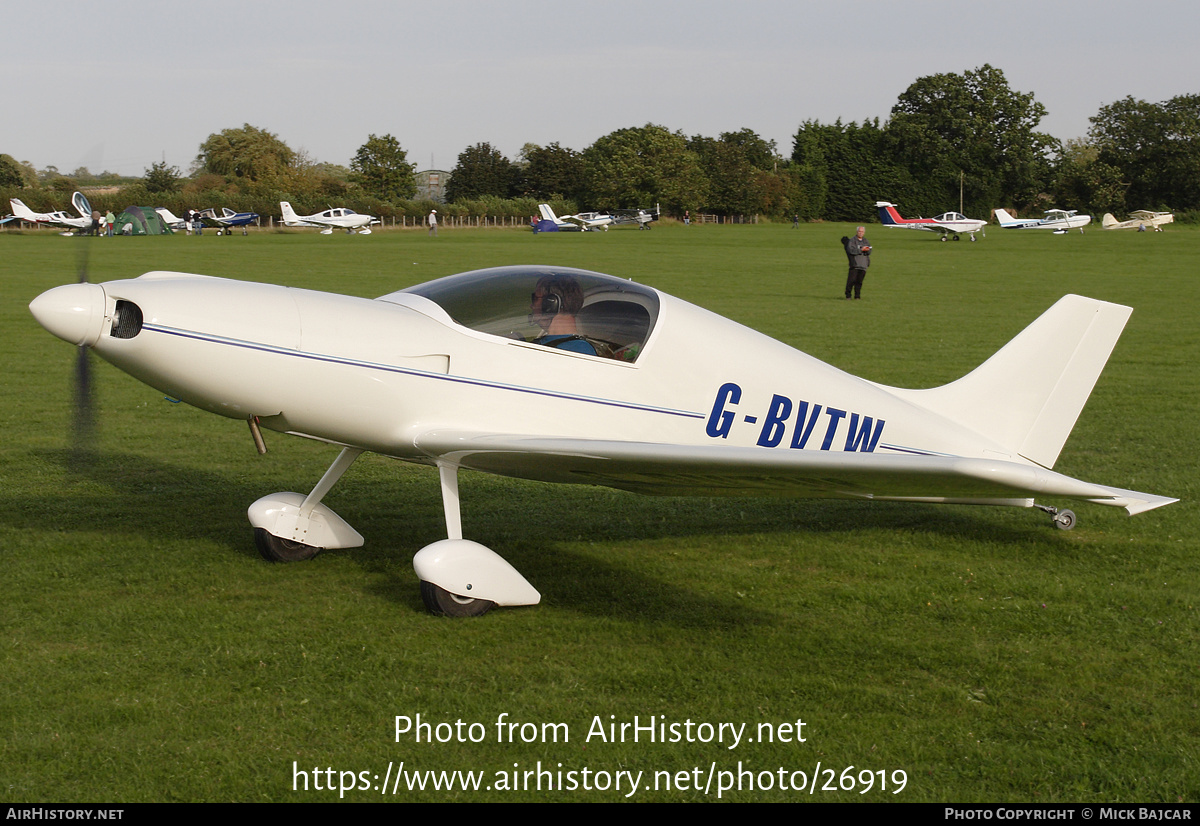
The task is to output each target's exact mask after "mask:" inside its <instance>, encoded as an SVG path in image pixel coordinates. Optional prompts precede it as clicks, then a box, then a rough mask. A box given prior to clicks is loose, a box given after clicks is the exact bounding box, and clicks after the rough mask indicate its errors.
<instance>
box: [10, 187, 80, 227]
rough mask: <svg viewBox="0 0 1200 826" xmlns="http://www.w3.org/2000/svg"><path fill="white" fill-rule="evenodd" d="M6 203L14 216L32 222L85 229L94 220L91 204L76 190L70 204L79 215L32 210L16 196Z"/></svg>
mask: <svg viewBox="0 0 1200 826" xmlns="http://www.w3.org/2000/svg"><path fill="white" fill-rule="evenodd" d="M8 204H9V206H10V207H11V208H12V211H13V217H14V218H19V219H20V220H22V221H28V222H30V223H34V224H50V225H51V226H54V227H64V228H66V229H74V230H86V229H91V227H92V224H93V223H94V221H95V218H94V217H93V215H92V205H91V204H90V203H88V199H87V197H86V196H85V195H84V194H83V193H82V192H76V193H75V194H74V195H72V196H71V204H72V205H73V206H74V207H75V209H76V211H77V212H78V213H79V217H75V216H73V215H71V214H69V213H66V212H61V211H60V212H34V211H33V210H32V209H30V208H29V207H27V206H25V203H24V201H21V200H20V199H18V198H10V199H9V201H8ZM71 234H72V233H69V232H64V233H63V235H71Z"/></svg>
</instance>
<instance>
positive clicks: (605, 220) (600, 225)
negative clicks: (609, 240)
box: [537, 204, 612, 232]
mask: <svg viewBox="0 0 1200 826" xmlns="http://www.w3.org/2000/svg"><path fill="white" fill-rule="evenodd" d="M538 212H540V213H541V215H542V220H540V221H538V224H537V230H538V232H556V231H557V232H576V231H584V232H592V231H596V230H600V229H603V230H604V231H605V232H607V231H608V225H609V224H611V223H612V216H611V215H608V214H606V213H602V212H580V213H578V214H576V215H564V216H562V217H561V218H560V217H558V216H557V215H555V214H554V210H553V209H551V208H550V205H549V204H538ZM550 224H553V225H554V229H551V228H550Z"/></svg>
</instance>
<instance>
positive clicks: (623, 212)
mask: <svg viewBox="0 0 1200 826" xmlns="http://www.w3.org/2000/svg"><path fill="white" fill-rule="evenodd" d="M659 214H660V211H659V208H658V204H655V205H654V210H653V211H651V210H649V209H615V210H613V214H612V219H613V221H612V222H613V224H615V225H617V226H620V225H621V224H637V228H638V229H650V223H651V222H652V221H657V220H658V216H659Z"/></svg>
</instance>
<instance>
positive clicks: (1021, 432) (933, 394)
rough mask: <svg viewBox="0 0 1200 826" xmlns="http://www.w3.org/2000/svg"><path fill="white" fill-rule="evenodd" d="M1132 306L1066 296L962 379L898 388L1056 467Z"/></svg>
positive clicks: (908, 395)
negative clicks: (932, 385) (929, 386)
mask: <svg viewBox="0 0 1200 826" xmlns="http://www.w3.org/2000/svg"><path fill="white" fill-rule="evenodd" d="M1132 312H1133V310H1132V309H1131V308H1129V307H1125V306H1122V305H1120V304H1110V303H1108V302H1106V301H1097V300H1095V299H1092V298H1084V297H1083V296H1078V295H1067V296H1063V297H1062V298H1061V299H1059V300H1058V302H1057V303H1056V304H1055V305H1054V306H1053V307H1051V308H1050V309H1049V310H1047V311H1046V312H1044V313H1042V315H1041V316H1040V317H1039V318H1038V319H1037V320H1036V321H1034V322H1033V323H1032V324H1030V325H1029V326H1028V327H1026V328H1025V329H1024V330H1022V331H1021V332H1020V333H1019V334H1018V335H1017V337H1016V338H1014V339H1013V340H1012V341H1010V342H1009V343H1008V344H1006V345H1004V347H1002V348H1001V349H1000V350H999V351H998V352H997V353H996V354H995V355H993V356H992V357H991V358H990V359H988V360H987V361H985V362H984V363H983V364H981V365H980V366H979V367H977V368H976V369H975V370H973V371H972V372H970V373H968V374H967V375H966V376H963V377H962V378H961V379H959V380H958V381H955V382H951V383H950V384H947V385H944V386H942V387H936V388H933V389H932V390H907V391H900V393H901V394H902V395H905V396H907V397H908V398H910V399H911V400H912V401H913V402H915V403H917V404H920V405H922V406H924V407H926V408H928V409H930V410H933V411H935V412H938V413H941V414H942V415H944V416H947V417H949V418H951V419H953V420H954V421H957V422H960V423H962V424H963V425H965V426H967V427H970V428H971V429H972V430H975V431H977V432H979V433H981V434H983V435H984V436H987V437H988V438H990V439H992V440H994V441H996V442H998V443H999V444H1001V445H1004V446H1005V447H1006V448H1008V449H1010V450H1012V451H1014V452H1015V453H1018V454H1019V455H1021V456H1023V457H1025V458H1026V459H1028V460H1029V461H1031V462H1036V463H1037V464H1039V465H1041V466H1043V467H1047V468H1050V467H1053V466H1054V463H1055V461H1057V460H1058V454H1059V452H1060V451H1061V450H1062V446H1063V444H1064V443H1065V442H1066V441H1067V437H1068V436H1069V435H1071V429H1072V428H1073V427H1074V426H1075V422H1076V421H1077V420H1078V419H1079V414H1080V412H1082V410H1083V406H1084V404H1085V403H1086V402H1087V400H1088V396H1090V395H1091V392H1092V388H1093V387H1095V386H1096V380H1097V379H1099V378H1100V372H1101V371H1102V370H1103V369H1104V365H1105V364H1106V363H1107V362H1108V357H1109V356H1110V355H1111V354H1112V351H1113V348H1114V347H1115V346H1116V344H1117V339H1118V338H1120V336H1121V331H1122V330H1124V328H1125V322H1126V321H1128V320H1129V315H1130V313H1132Z"/></svg>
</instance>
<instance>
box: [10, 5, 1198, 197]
mask: <svg viewBox="0 0 1200 826" xmlns="http://www.w3.org/2000/svg"><path fill="white" fill-rule="evenodd" d="M1198 32H1200V3H1196V2H1194V0H1187V2H1177V1H1176V0H1158V2H1154V0H1146V2H1142V3H1138V4H1130V3H1128V2H1110V0H1091V2H1082V1H1081V0H1057V2H1048V1H1047V2H1027V0H1000V1H999V2H986V3H982V2H973V3H968V2H963V0H958V2H927V0H903V2H869V1H867V0H860V2H857V3H853V4H843V3H836V2H823V3H816V2H809V1H808V0H785V2H776V0H761V1H759V2H756V1H755V0H724V1H723V2H716V0H689V2H675V0H640V2H630V1H629V0H591V2H572V3H563V2H557V3H539V2H524V3H516V2H510V3H502V2H494V1H493V2H479V1H478V0H449V1H448V2H421V3H416V2H401V0H355V2H351V3H340V2H339V3H336V4H335V3H334V2H332V0H323V1H318V0H287V2H276V0H240V1H239V2H229V1H228V0H205V2H203V3H200V4H195V3H140V4H116V3H96V2H80V0H59V2H53V3H36V2H16V0H4V1H3V2H0V77H3V78H4V79H5V80H4V81H3V83H0V152H3V153H7V154H9V155H12V156H13V157H15V158H16V159H17V160H18V161H28V162H30V163H32V164H33V165H34V167H36V168H38V169H42V168H44V167H46V166H51V165H53V166H56V167H57V168H58V169H59V171H61V172H63V173H68V174H69V173H70V172H72V171H73V170H75V169H76V168H78V167H81V166H84V167H87V168H88V169H89V170H91V171H92V172H94V173H95V172H102V171H111V172H116V173H118V174H121V175H133V176H140V175H142V174H144V173H145V171H146V170H147V169H149V167H150V165H151V164H153V163H156V162H160V161H166V162H167V163H168V164H169V165H172V166H177V167H179V169H180V170H181V171H183V172H185V173H186V172H187V171H188V168H189V166H190V165H191V164H192V162H193V160H194V159H195V157H196V155H197V153H198V152H199V146H200V144H201V143H202V142H203V141H204V140H205V139H206V138H207V137H208V136H209V135H211V134H213V133H215V132H219V131H221V130H222V129H229V128H237V127H241V126H242V125H243V124H245V123H249V124H251V125H253V126H256V127H259V128H261V129H266V130H268V131H270V132H272V133H274V134H276V135H278V136H279V137H280V138H281V139H282V140H283V141H284V142H285V143H287V144H288V146H290V147H291V148H292V149H297V150H304V151H305V152H306V153H307V155H308V156H309V158H311V159H312V160H314V161H318V162H327V163H334V164H341V165H344V166H348V165H349V163H350V159H351V158H352V157H353V155H354V153H355V152H356V151H357V149H358V147H359V146H361V145H362V144H363V143H365V142H366V140H367V137H368V136H369V135H371V134H377V135H383V134H391V135H394V136H395V137H396V138H397V139H398V140H399V141H400V145H401V147H402V148H404V149H405V150H406V151H407V152H408V160H409V161H410V162H412V163H414V164H416V167H417V169H419V170H420V169H428V168H431V167H432V168H438V169H453V168H454V165H455V163H456V162H457V158H458V154H459V153H460V152H462V151H463V150H464V149H465V148H467V147H468V146H471V145H474V144H477V143H482V142H489V143H491V144H492V145H493V146H495V147H496V148H497V149H499V150H500V151H501V152H503V153H504V154H505V155H507V156H508V157H509V158H511V159H516V157H517V155H518V153H519V152H520V150H521V147H522V146H524V145H525V144H526V143H535V144H539V145H543V146H544V145H546V144H549V143H552V142H555V141H557V142H558V143H559V144H560V145H562V146H564V147H569V148H571V149H575V150H583V149H585V148H587V147H588V146H589V145H591V144H592V143H593V142H594V141H595V140H596V139H597V138H600V137H602V136H603V135H606V134H608V133H609V132H612V131H614V130H616V129H622V128H626V127H636V126H644V125H645V124H647V123H655V124H659V125H662V126H665V127H667V128H668V129H670V130H672V131H676V130H678V131H681V132H683V133H684V134H685V135H688V136H692V135H706V136H709V137H717V136H718V135H720V133H722V132H733V131H737V130H739V129H742V128H748V129H751V130H753V131H755V132H757V133H758V134H759V135H760V136H761V137H763V138H764V139H766V140H772V141H775V143H776V145H777V149H778V151H779V153H780V154H781V155H784V156H787V155H790V154H791V149H792V138H793V136H794V135H795V133H796V130H797V129H798V128H799V126H800V125H801V124H802V123H803V122H805V121H810V120H815V121H818V122H821V123H833V122H834V121H835V120H837V119H838V118H841V119H842V120H843V121H859V122H861V121H863V120H868V119H874V118H879V119H880V120H881V121H886V120H887V118H888V115H889V113H890V111H891V108H892V106H893V105H895V103H896V100H897V98H898V97H899V95H900V94H901V93H902V92H903V91H904V90H905V89H906V88H907V87H908V86H909V85H910V84H911V83H913V81H915V80H916V79H917V78H920V77H925V76H928V75H933V74H941V73H962V72H965V71H968V70H971V69H976V68H978V67H980V66H982V65H984V64H991V65H992V66H995V67H997V68H999V69H1001V70H1002V71H1003V72H1004V74H1005V77H1006V78H1007V80H1008V84H1009V87H1010V88H1011V89H1013V90H1014V91H1017V92H1023V93H1025V92H1032V93H1033V94H1034V97H1035V99H1036V100H1037V101H1038V102H1040V103H1041V104H1042V105H1044V106H1045V107H1046V109H1047V112H1048V114H1047V116H1046V117H1045V118H1044V119H1043V120H1042V122H1041V124H1039V126H1038V129H1039V131H1042V132H1048V133H1049V134H1051V135H1053V136H1054V137H1056V138H1059V139H1060V140H1064V141H1065V140H1068V139H1070V138H1081V137H1084V136H1086V134H1087V129H1088V126H1089V124H1088V118H1089V117H1092V116H1093V115H1095V114H1096V113H1097V111H1098V110H1099V109H1100V107H1101V106H1104V105H1106V104H1109V103H1112V102H1114V101H1116V100H1120V99H1122V98H1124V97H1126V96H1132V97H1135V98H1140V99H1144V100H1147V101H1151V102H1161V101H1165V100H1168V99H1169V98H1172V97H1174V96H1176V95H1181V94H1196V93H1200V50H1197V48H1196V46H1195V41H1196V36H1197V33H1198Z"/></svg>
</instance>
